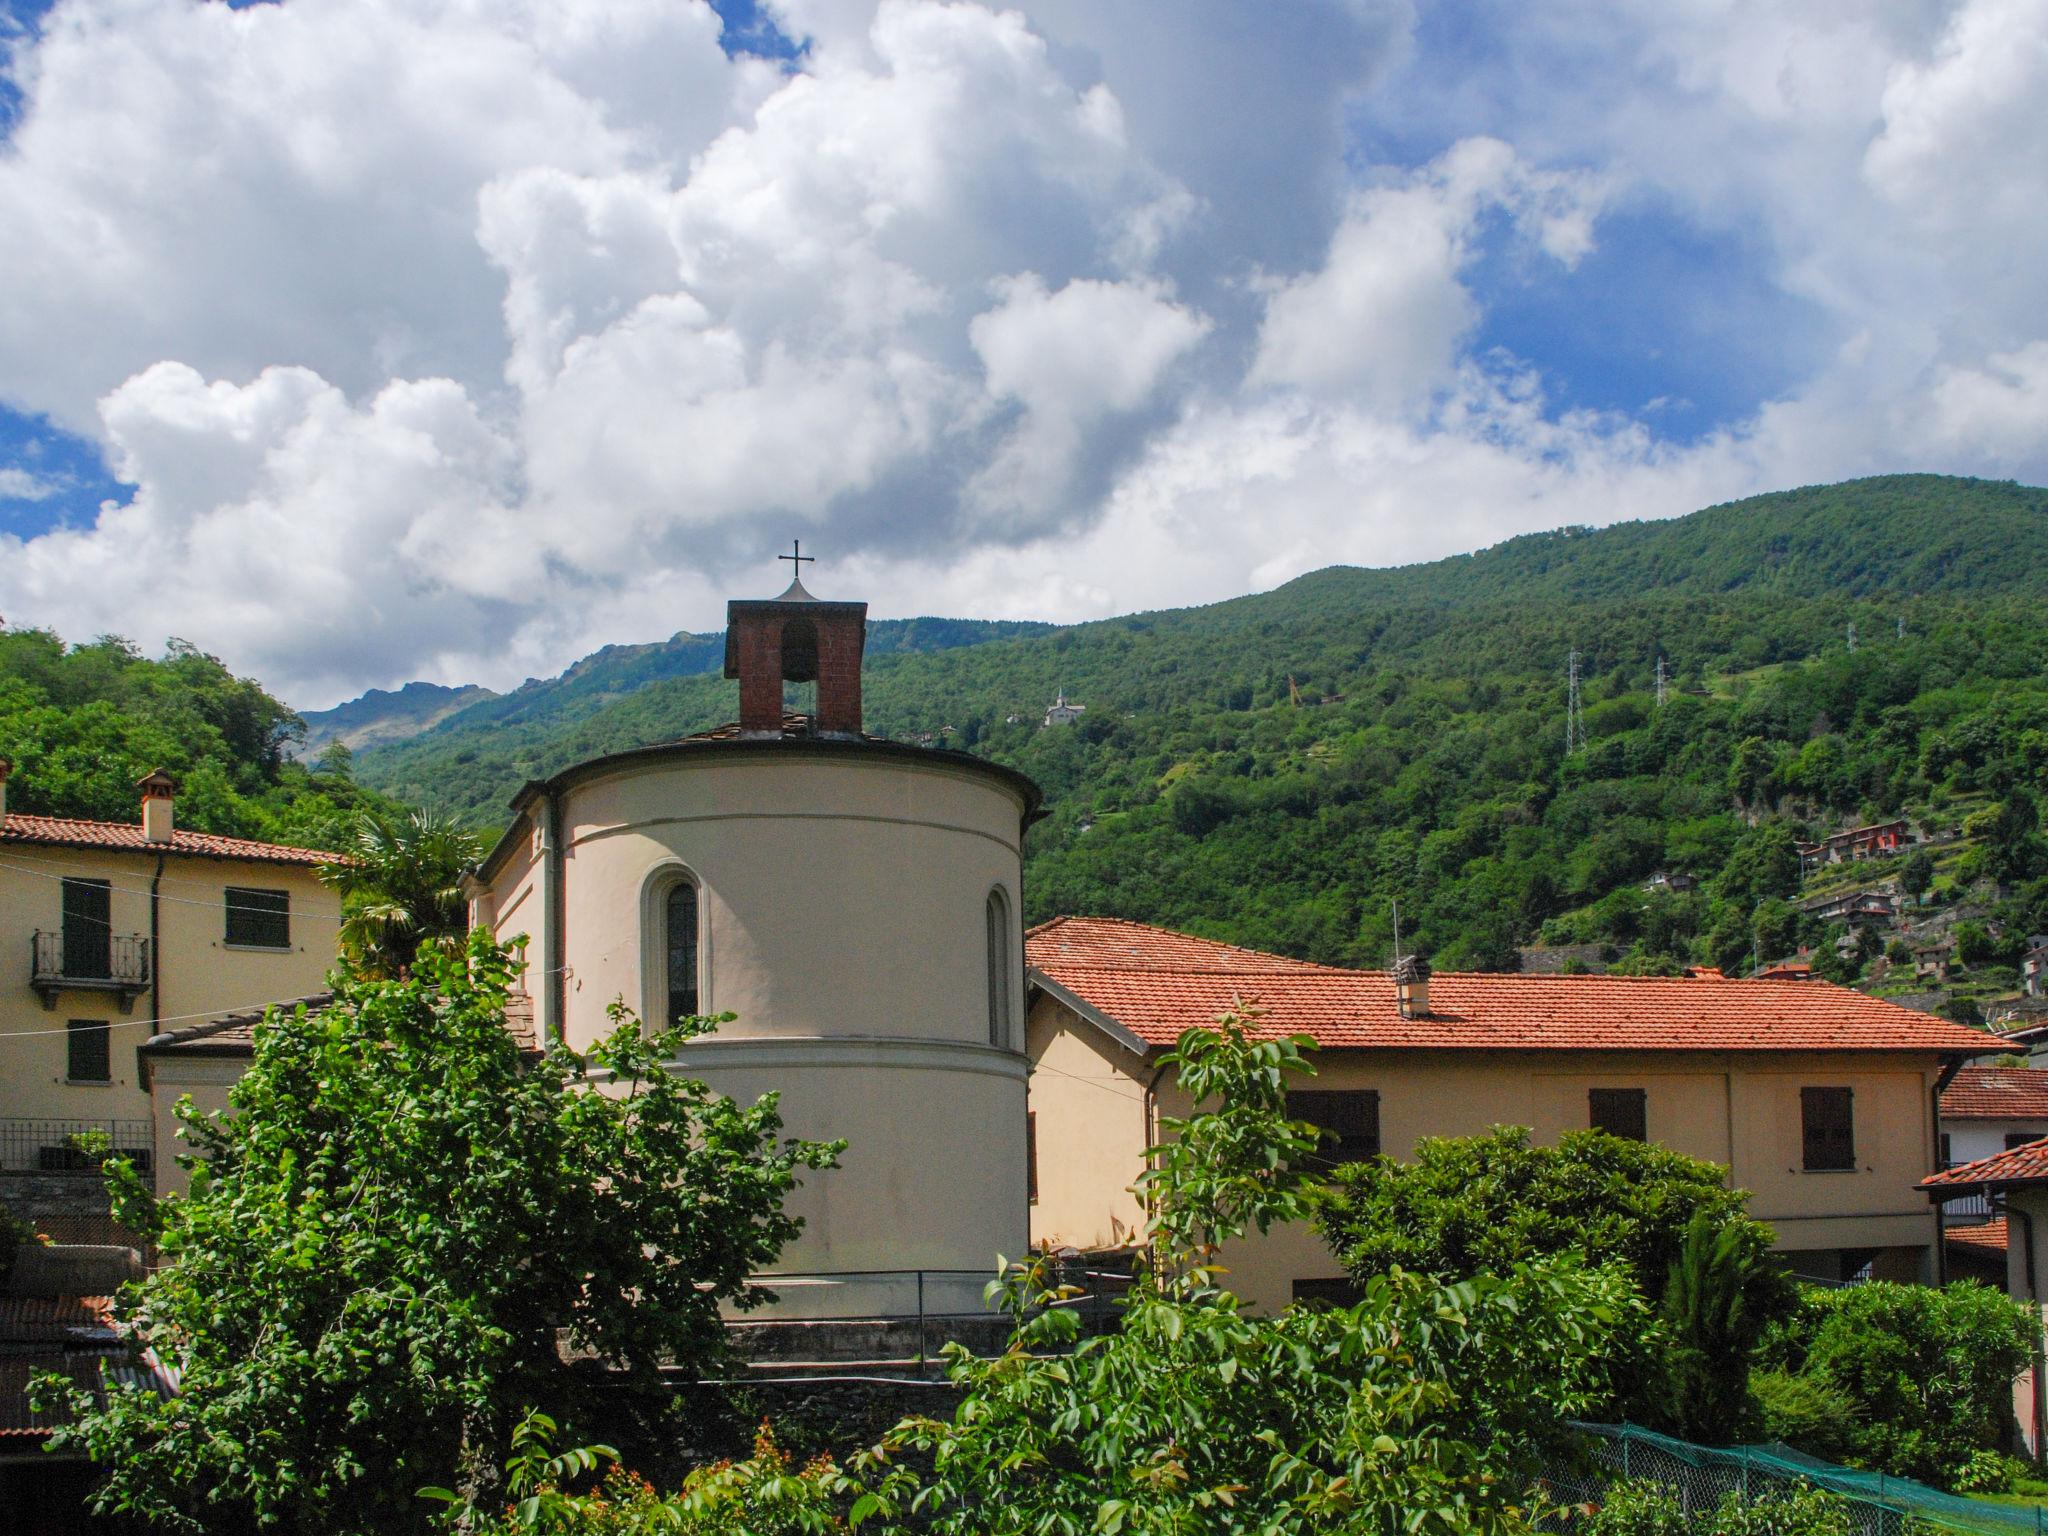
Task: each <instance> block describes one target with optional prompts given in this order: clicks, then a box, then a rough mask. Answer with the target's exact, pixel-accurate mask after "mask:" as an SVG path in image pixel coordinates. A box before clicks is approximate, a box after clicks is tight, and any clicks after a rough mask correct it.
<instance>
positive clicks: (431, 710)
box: [294, 683, 497, 757]
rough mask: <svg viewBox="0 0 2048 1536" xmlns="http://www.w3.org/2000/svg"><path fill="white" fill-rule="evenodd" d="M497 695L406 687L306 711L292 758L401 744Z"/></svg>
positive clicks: (471, 688) (476, 690)
mask: <svg viewBox="0 0 2048 1536" xmlns="http://www.w3.org/2000/svg"><path fill="white" fill-rule="evenodd" d="M496 697H497V695H496V694H495V693H493V692H491V690H490V689H488V688H479V687H477V686H476V685H475V684H473V683H472V684H470V685H469V686H467V687H463V688H445V687H443V686H442V685H441V684H439V683H407V684H406V685H405V686H404V687H403V688H400V689H397V690H395V691H393V692H388V693H387V692H386V691H385V690H384V689H382V688H372V689H371V690H370V691H369V692H368V693H365V694H363V695H361V696H360V697H358V698H353V699H350V700H349V701H348V702H347V703H346V704H337V705H335V706H334V708H332V709H309V710H307V711H306V712H305V713H304V714H303V715H301V716H300V717H299V718H300V719H301V720H303V721H304V722H305V727H306V731H305V738H304V740H303V741H301V742H298V743H296V747H297V751H296V752H295V754H294V755H296V756H300V757H317V756H318V755H319V754H320V751H321V749H322V748H324V747H326V746H327V745H328V744H329V743H332V742H339V743H340V744H341V745H342V746H344V747H347V748H348V749H349V750H350V751H351V752H354V751H360V750H361V749H362V748H364V747H374V746H376V745H377V744H378V743H380V742H387V741H403V740H405V738H406V737H408V736H417V735H418V734H419V733H420V732H421V731H424V730H425V729H426V728H427V727H428V726H430V725H438V724H440V723H441V722H442V721H443V720H446V719H447V718H448V717H449V716H450V715H452V714H454V713H455V712H456V711H457V710H459V709H467V708H468V707H469V706H470V705H472V704H481V703H483V702H484V701H485V700H486V699H495V698H496Z"/></svg>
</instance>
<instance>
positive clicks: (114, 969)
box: [29, 928, 150, 1007]
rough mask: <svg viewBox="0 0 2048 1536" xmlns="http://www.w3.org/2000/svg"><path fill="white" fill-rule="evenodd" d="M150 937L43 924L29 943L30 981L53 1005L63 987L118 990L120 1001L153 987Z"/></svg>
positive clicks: (49, 1003)
mask: <svg viewBox="0 0 2048 1536" xmlns="http://www.w3.org/2000/svg"><path fill="white" fill-rule="evenodd" d="M149 965H150V952H149V940H148V939H147V938H145V937H144V936H143V935H141V934H139V933H113V934H105V935H98V934H93V935H88V936H86V938H85V939H83V940H81V939H80V938H79V937H78V936H77V935H75V934H74V935H72V936H71V942H70V943H68V944H67V943H66V942H65V934H64V932H63V931H62V930H61V929H48V928H39V929H37V930H36V933H35V936H34V937H33V938H32V939H31V940H30V943H29V985H30V986H32V987H34V988H35V989H36V991H38V992H39V993H41V994H42V997H43V1005H44V1006H45V1007H50V1006H52V1005H53V1004H54V1002H55V999H56V995H57V993H58V992H61V991H76V990H79V989H81V988H83V989H86V990H90V991H100V992H118V993H120V994H121V998H122V1003H123V1005H124V1006H125V1005H126V1003H127V1002H128V1001H129V1000H130V999H132V998H133V997H134V996H135V995H136V994H137V993H139V992H141V991H143V990H144V989H146V988H147V987H148V986H149Z"/></svg>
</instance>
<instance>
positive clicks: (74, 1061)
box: [64, 1019, 114, 1083]
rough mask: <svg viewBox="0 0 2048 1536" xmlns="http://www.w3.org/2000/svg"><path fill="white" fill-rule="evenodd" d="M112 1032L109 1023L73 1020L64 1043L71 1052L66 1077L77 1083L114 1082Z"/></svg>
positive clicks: (93, 1020) (67, 1026) (66, 1066)
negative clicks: (109, 1043)
mask: <svg viewBox="0 0 2048 1536" xmlns="http://www.w3.org/2000/svg"><path fill="white" fill-rule="evenodd" d="M110 1032H111V1027H110V1026H109V1025H108V1023H107V1021H106V1020H105V1019H73V1020H71V1021H70V1023H69V1024H68V1025H66V1026H65V1032H64V1043H65V1045H66V1046H67V1047H68V1048H69V1055H68V1058H67V1061H66V1065H65V1068H64V1076H65V1077H66V1078H68V1079H69V1080H70V1081H72V1082H74V1083H106V1082H111V1081H113V1076H114V1074H113V1071H112V1070H111V1067H110V1065H109V1060H110V1058H109V1056H108V1053H107V1036H108V1034H109V1033H110Z"/></svg>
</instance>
